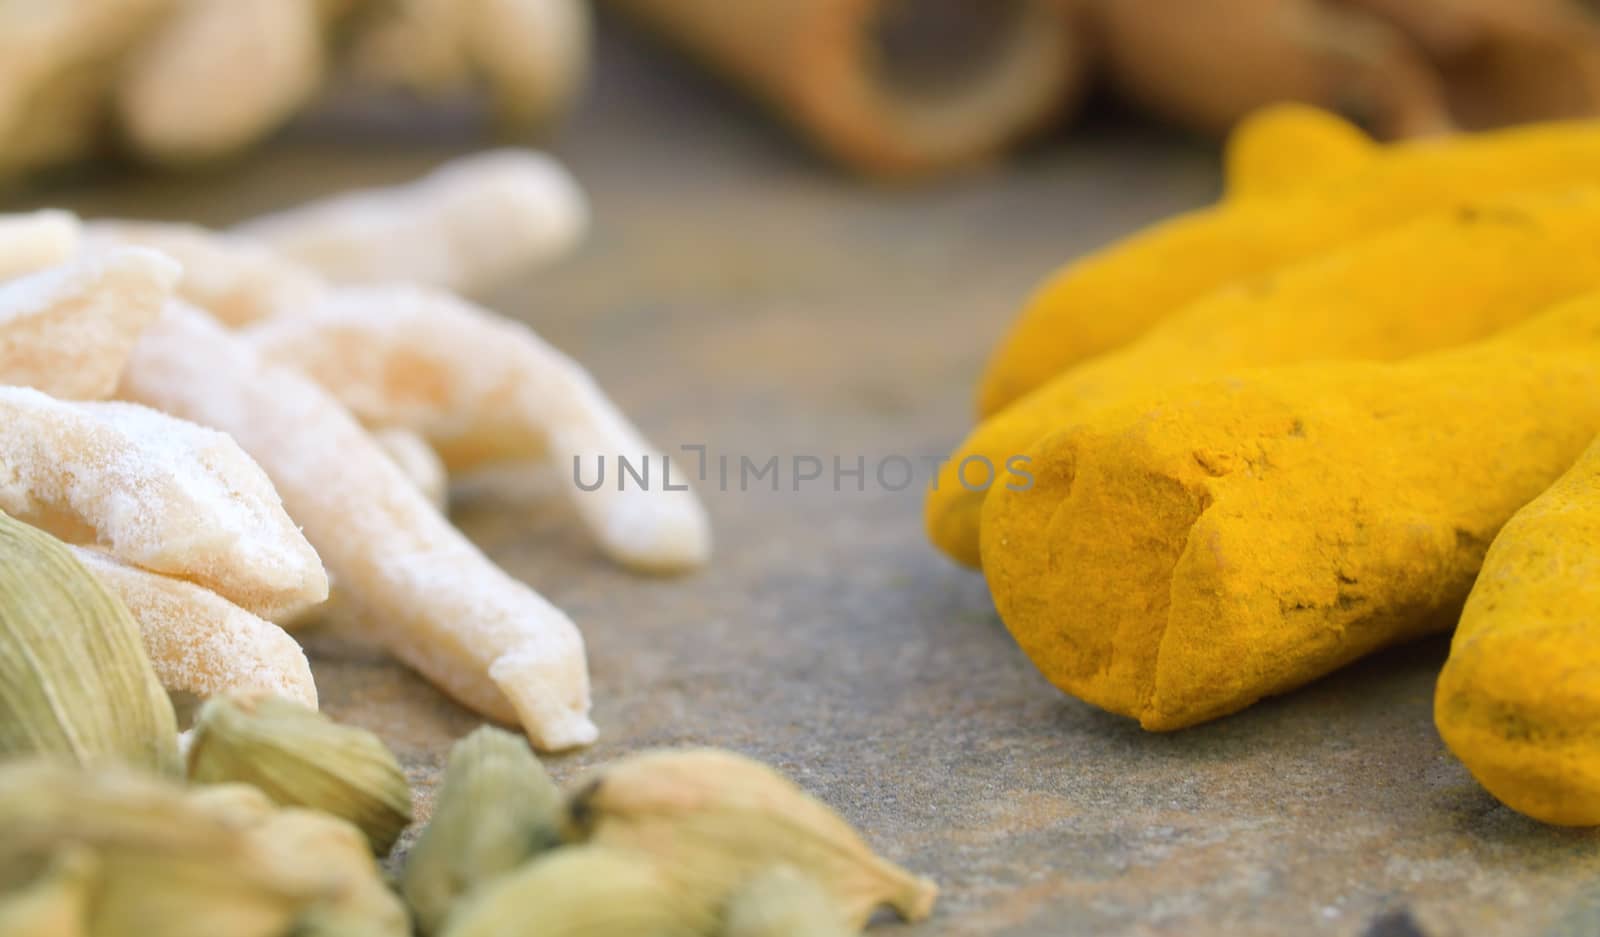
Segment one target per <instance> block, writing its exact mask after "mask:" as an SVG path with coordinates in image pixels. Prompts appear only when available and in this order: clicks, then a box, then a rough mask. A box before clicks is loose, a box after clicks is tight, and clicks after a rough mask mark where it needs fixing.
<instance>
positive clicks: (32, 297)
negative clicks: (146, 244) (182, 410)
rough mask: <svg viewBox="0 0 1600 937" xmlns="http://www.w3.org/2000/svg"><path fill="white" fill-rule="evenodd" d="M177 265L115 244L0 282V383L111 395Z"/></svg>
mask: <svg viewBox="0 0 1600 937" xmlns="http://www.w3.org/2000/svg"><path fill="white" fill-rule="evenodd" d="M179 272H180V271H179V268H178V265H177V264H175V263H173V262H172V261H171V260H170V259H168V258H166V257H163V256H161V255H160V254H157V253H155V252H153V251H148V250H144V249H142V248H119V249H117V250H114V251H110V252H108V253H106V254H105V255H103V256H99V257H91V258H87V259H84V260H80V261H77V262H75V263H71V264H66V265H63V266H59V267H55V268H52V269H49V270H45V271H43V272H41V273H36V274H33V275H32V276H28V277H24V278H21V279H17V280H10V281H7V282H4V283H0V384H9V385H14V386H22V387H33V388H35V389H37V390H41V391H44V392H45V393H47V394H50V395H51V396H53V397H58V398H63V399H69V400H99V399H102V398H105V397H109V396H111V394H112V392H113V391H115V390H116V389H117V380H118V378H120V377H121V376H122V367H123V365H124V364H125V363H126V362H127V360H128V354H129V352H131V351H132V350H133V343H134V341H136V340H137V339H138V337H139V333H140V332H142V331H144V329H145V327H147V326H148V325H150V323H152V322H154V321H155V320H156V317H157V316H159V315H160V314H161V308H162V306H164V305H165V304H166V302H167V300H168V299H169V298H170V297H171V295H172V291H173V288H174V287H175V286H176V284H177V282H178V276H179Z"/></svg>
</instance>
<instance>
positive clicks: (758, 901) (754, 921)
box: [721, 865, 859, 937]
mask: <svg viewBox="0 0 1600 937" xmlns="http://www.w3.org/2000/svg"><path fill="white" fill-rule="evenodd" d="M856 933H859V931H858V930H857V929H856V928H853V927H851V926H850V922H849V921H846V920H845V918H844V915H843V914H841V913H840V912H839V908H838V907H837V905H835V904H834V901H833V899H832V898H831V897H830V896H829V895H828V893H827V892H825V891H823V890H822V886H820V885H818V884H817V883H816V882H815V881H813V880H812V879H811V878H810V877H809V876H807V875H805V874H804V873H802V872H800V871H798V870H796V869H795V868H794V867H792V866H787V865H780V866H774V867H773V868H771V869H768V870H767V871H765V872H761V873H758V874H757V875H756V876H755V877H754V878H752V879H750V880H749V881H748V882H745V883H744V884H743V885H741V886H739V888H738V890H737V891H735V892H734V893H733V897H732V898H729V899H728V907H727V910H726V911H725V912H723V923H722V935H721V937H850V935H852V934H856Z"/></svg>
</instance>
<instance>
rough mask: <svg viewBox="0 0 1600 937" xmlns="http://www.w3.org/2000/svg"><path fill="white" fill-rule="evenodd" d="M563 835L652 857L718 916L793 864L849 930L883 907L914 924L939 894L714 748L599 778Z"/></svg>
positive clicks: (784, 787) (787, 785)
mask: <svg viewBox="0 0 1600 937" xmlns="http://www.w3.org/2000/svg"><path fill="white" fill-rule="evenodd" d="M566 835H567V837H568V839H570V840H574V841H582V842H590V843H594V844H597V845H601V846H609V847H612V848H615V849H621V850H633V851H637V852H639V853H641V854H643V855H647V856H650V857H651V858H653V859H654V860H655V861H656V863H657V865H658V866H660V868H661V869H662V870H663V871H664V873H665V874H667V875H670V876H672V877H673V878H674V879H675V880H676V881H677V882H678V886H679V888H680V889H681V890H683V891H685V892H687V893H689V894H693V895H695V896H697V897H699V898H701V899H704V900H709V901H713V902H715V903H716V904H718V905H719V906H720V905H722V904H723V903H725V902H726V901H727V900H728V899H729V898H730V897H731V896H732V894H733V893H734V891H735V890H736V889H737V888H738V887H739V886H740V885H742V884H744V883H745V882H746V881H748V880H750V879H751V878H752V877H753V876H755V875H756V874H758V873H760V872H763V871H765V870H766V869H768V868H770V867H772V866H774V865H789V866H792V867H793V868H795V869H796V870H797V871H799V872H801V873H802V874H804V875H806V876H808V877H810V878H811V879H813V880H814V881H815V882H816V883H817V884H818V885H819V886H820V887H821V888H822V890H823V891H824V892H825V893H826V894H828V895H829V896H830V897H831V898H832V899H833V901H834V903H835V904H836V906H837V907H838V909H839V911H840V913H841V914H842V915H843V916H844V918H845V920H846V921H847V922H848V923H849V925H850V926H851V927H852V928H854V929H856V930H860V929H862V928H863V927H865V926H866V923H867V921H868V919H870V918H871V917H872V913H873V911H875V910H876V909H877V908H878V907H879V906H880V905H883V904H887V905H889V906H890V907H892V908H894V910H895V911H896V912H897V913H898V914H899V915H900V916H901V917H902V918H904V919H906V920H908V921H918V920H921V919H923V918H925V917H927V916H928V914H929V913H930V912H931V911H932V909H933V902H934V899H935V897H936V896H937V894H938V888H937V886H935V885H934V884H933V883H932V882H931V881H928V880H927V879H924V878H919V877H917V876H915V875H912V874H911V873H910V872H907V871H906V870H904V869H902V868H900V867H899V866H896V865H894V864H893V863H890V862H888V861H887V860H884V859H882V858H879V857H878V856H877V855H876V854H874V853H873V851H872V850H871V848H870V847H868V846H867V844H866V843H865V842H863V841H862V839H861V837H860V836H859V835H858V834H857V833H856V831H855V830H854V829H853V828H852V827H851V826H850V825H849V824H848V823H846V822H845V821H844V820H843V819H842V818H841V817H840V816H839V815H838V814H836V813H834V812H833V811H832V810H831V809H829V808H828V807H827V806H825V805H824V804H823V803H822V802H820V801H818V800H817V799H815V798H813V797H812V796H811V795H809V794H807V793H806V792H804V791H802V790H801V789H800V788H799V787H797V786H795V785H794V784H793V783H792V782H790V781H789V780H788V779H787V778H785V777H783V776H782V775H780V774H778V773H777V772H776V771H773V770H772V769H771V768H768V767H767V766H766V765H763V764H761V763H760V762H757V761H752V760H751V759H749V758H745V757H743V756H741V755H736V754H734V753H732V752H726V751H719V750H714V749H698V750H688V751H659V752H647V753H644V754H640V755H635V756H633V757H630V758H625V759H623V760H621V761H618V762H615V763H613V764H611V765H608V766H606V767H604V768H601V769H600V770H599V771H598V772H597V773H595V774H594V775H593V776H592V778H591V779H590V780H589V781H587V783H584V784H582V785H581V786H580V787H579V788H577V790H576V792H575V793H574V794H573V795H572V797H571V798H569V801H568V805H567V820H566Z"/></svg>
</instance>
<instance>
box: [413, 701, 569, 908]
mask: <svg viewBox="0 0 1600 937" xmlns="http://www.w3.org/2000/svg"><path fill="white" fill-rule="evenodd" d="M561 809H562V806H561V791H560V790H559V789H558V788H557V787H556V784H555V782H554V781H552V780H551V779H550V775H549V773H548V772H546V771H545V769H544V765H542V764H540V763H539V759H538V758H537V757H535V756H534V754H533V749H531V748H529V747H528V742H527V739H525V738H524V737H523V736H521V735H513V734H512V733H510V732H506V731H504V730H502V729H496V728H494V727H492V726H484V727H483V728H481V729H478V730H477V731H475V732H473V733H472V734H471V735H468V736H467V737H466V738H463V739H462V740H461V741H459V742H457V743H456V744H455V747H454V748H452V749H451V750H450V760H449V762H448V763H446V765H445V769H444V779H443V781H442V783H441V784H440V787H439V796H438V799H437V800H436V801H435V802H434V808H433V819H432V820H431V821H429V823H428V826H427V827H426V828H425V829H424V830H423V831H422V835H421V836H420V837H418V839H417V842H416V845H414V846H412V847H411V853H410V855H409V856H408V857H407V858H406V868H405V875H404V878H403V880H402V891H403V892H404V893H405V896H406V900H407V901H408V902H409V903H410V904H411V908H412V910H413V911H414V912H416V916H417V926H418V928H419V929H420V930H421V932H422V933H423V934H434V933H437V932H438V930H439V928H440V926H441V925H443V923H444V919H445V916H446V915H448V914H449V912H450V909H451V907H452V906H453V905H454V904H455V903H456V902H457V901H459V900H460V899H461V897H462V896H463V895H465V894H466V893H467V892H469V891H471V890H472V889H473V888H475V887H477V886H478V885H480V884H482V883H484V882H487V881H490V880H491V879H494V878H496V877H498V876H500V875H503V874H505V873H506V872H509V871H511V870H512V869H515V868H517V867H518V866H520V865H522V864H523V863H525V862H527V861H528V860H529V859H531V858H532V857H533V856H535V855H537V854H538V853H540V852H543V851H544V850H546V849H549V848H551V847H552V846H555V845H556V844H557V843H558V842H559V841H560V830H559V828H560V821H561Z"/></svg>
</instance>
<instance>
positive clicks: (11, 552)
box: [0, 514, 180, 775]
mask: <svg viewBox="0 0 1600 937" xmlns="http://www.w3.org/2000/svg"><path fill="white" fill-rule="evenodd" d="M35 753H37V754H47V755H52V756H56V757H62V756H65V757H66V758H69V759H72V760H74V761H76V762H77V763H79V764H81V765H90V764H99V763H105V762H126V763H127V764H130V765H134V766H136V767H141V768H145V769H148V770H152V771H155V772H157V773H163V774H174V775H175V774H177V773H178V772H179V768H180V762H179V759H178V727H177V720H176V718H175V717H174V716H173V713H172V701H171V700H170V699H168V697H167V693H166V691H165V690H163V689H162V688H161V683H160V681H158V680H157V679H156V674H155V670H154V669H153V668H152V667H151V666H150V658H149V657H147V656H146V655H145V650H144V644H143V643H142V639H141V638H140V637H139V627H138V625H136V624H135V623H134V621H133V618H132V617H131V616H130V615H129V614H128V610H127V609H126V608H124V607H123V605H122V603H121V602H119V601H118V600H117V599H116V598H115V597H113V596H112V595H111V594H110V593H108V592H107V591H106V590H105V589H104V588H103V587H102V586H101V585H100V582H99V581H98V580H97V579H95V578H94V576H93V575H91V574H90V573H89V571H88V570H86V569H84V568H83V566H82V565H81V564H79V563H78V561H77V559H76V558H74V557H73V555H72V553H71V552H70V551H69V550H68V549H67V547H66V545H65V544H63V543H61V541H59V540H57V539H55V538H54V537H52V536H50V535H49V534H47V533H44V532H43V531H40V530H36V529H35V528H33V527H30V526H28V525H27V524H24V523H22V522H21V521H18V520H16V519H14V518H11V517H8V516H6V515H5V514H0V757H6V756H13V755H26V754H35Z"/></svg>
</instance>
